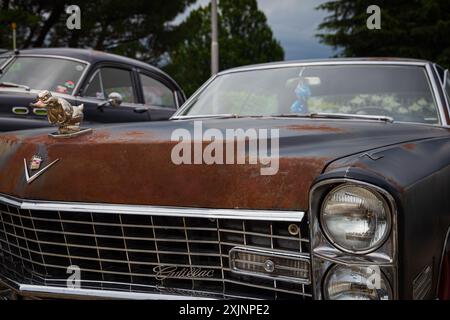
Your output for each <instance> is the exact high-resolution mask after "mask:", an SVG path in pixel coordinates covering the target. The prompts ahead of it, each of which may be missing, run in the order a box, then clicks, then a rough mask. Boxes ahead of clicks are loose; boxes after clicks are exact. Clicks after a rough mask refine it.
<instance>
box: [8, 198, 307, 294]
mask: <svg viewBox="0 0 450 320" xmlns="http://www.w3.org/2000/svg"><path fill="white" fill-rule="evenodd" d="M292 223H295V224H297V225H298V226H299V227H300V232H299V233H298V234H297V235H295V236H293V235H291V234H289V231H288V227H289V225H290V224H292ZM307 228H308V225H307V221H306V218H304V219H303V221H302V222H301V223H300V222H270V221H259V220H258V221H255V220H242V219H208V218H193V217H173V216H170V217H168V216H156V215H154V216H151V215H142V214H140V215H133V214H114V213H95V212H68V211H43V210H24V209H20V208H17V207H15V206H12V205H8V204H3V203H0V259H1V260H2V268H1V273H2V274H3V275H6V276H8V278H10V279H13V280H14V281H17V282H19V283H22V284H36V285H46V286H66V279H67V277H68V274H67V268H68V267H69V266H74V265H75V266H79V267H80V269H81V288H86V289H104V290H106V289H108V290H120V291H122V290H123V291H131V292H155V291H156V292H163V293H171V292H174V293H182V294H184V293H185V294H193V295H209V294H211V295H214V296H220V297H223V298H233V297H247V298H267V299H283V298H300V299H305V298H306V299H308V298H310V297H311V287H310V285H307V284H299V283H292V282H289V281H281V280H273V279H264V278H258V277H255V276H249V275H239V274H236V273H233V272H231V270H230V267H229V251H230V249H232V248H233V247H236V246H241V247H242V246H244V247H245V246H248V247H253V248H262V249H274V250H282V251H288V252H291V253H305V254H307V255H309V251H310V248H309V239H308V229H307ZM158 267H159V268H163V267H164V268H167V269H168V268H171V269H173V270H175V268H176V270H175V271H173V272H174V273H173V274H172V275H171V276H170V277H166V278H164V274H163V275H162V276H161V275H158V274H156V273H155V268H158ZM198 270H201V271H203V272H204V273H205V272H206V273H207V274H208V275H209V276H208V277H204V278H199V277H198V272H199V271H198ZM207 271H209V272H207ZM196 272H197V274H196Z"/></svg>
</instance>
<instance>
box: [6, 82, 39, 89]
mask: <svg viewBox="0 0 450 320" xmlns="http://www.w3.org/2000/svg"><path fill="white" fill-rule="evenodd" d="M0 87H12V88H22V89H25V90H27V91H30V90H31V89H30V87H29V86H26V85H23V84H17V83H12V82H0Z"/></svg>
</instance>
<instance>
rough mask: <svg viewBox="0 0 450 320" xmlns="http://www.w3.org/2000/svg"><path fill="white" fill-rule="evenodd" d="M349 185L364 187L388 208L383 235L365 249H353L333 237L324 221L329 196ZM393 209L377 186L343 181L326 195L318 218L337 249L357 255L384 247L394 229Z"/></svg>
mask: <svg viewBox="0 0 450 320" xmlns="http://www.w3.org/2000/svg"><path fill="white" fill-rule="evenodd" d="M348 187H354V188H361V189H364V190H366V191H368V192H370V193H372V194H373V195H374V196H375V197H376V198H377V199H378V200H380V201H382V202H383V205H384V206H385V208H386V209H387V210H386V222H387V226H386V229H385V232H384V234H383V236H382V237H381V238H380V239H379V240H378V241H377V243H376V244H375V245H373V246H371V247H369V248H367V249H364V250H352V249H349V248H346V247H345V246H343V245H341V244H339V242H338V241H337V240H335V239H333V235H331V232H330V230H329V228H328V226H327V223H325V221H324V217H323V211H324V207H325V205H326V202H327V200H328V199H329V197H330V196H331V195H332V194H333V193H336V192H338V191H340V190H341V189H344V188H348ZM391 211H392V208H391V205H390V204H389V201H388V200H387V199H386V198H385V196H383V195H382V194H381V193H380V192H379V191H378V190H376V189H375V188H373V187H369V186H368V185H365V184H364V185H363V184H357V183H343V184H340V185H338V186H336V187H334V188H332V189H331V190H329V191H328V193H327V194H326V195H325V197H324V199H323V200H322V203H321V206H320V211H319V213H318V219H319V223H320V227H321V229H322V231H323V233H324V235H325V237H326V238H327V239H328V241H329V242H330V243H331V244H332V245H333V246H335V247H336V248H337V249H339V250H341V251H343V252H347V253H351V254H356V255H364V254H368V253H370V252H374V251H376V250H377V249H379V248H380V247H382V246H383V244H384V243H385V241H386V240H387V239H388V238H389V236H390V233H391V229H392V212H391Z"/></svg>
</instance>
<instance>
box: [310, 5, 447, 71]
mask: <svg viewBox="0 0 450 320" xmlns="http://www.w3.org/2000/svg"><path fill="white" fill-rule="evenodd" d="M373 4H375V5H378V6H379V7H380V8H381V29H380V30H376V29H375V30H369V29H368V28H367V26H366V21H367V18H368V17H369V16H370V14H368V13H367V12H366V10H367V8H368V7H369V6H370V5H373ZM318 9H319V10H326V11H328V12H330V15H329V16H328V17H326V18H325V20H324V21H323V22H322V23H321V24H320V26H319V29H320V30H321V31H322V33H320V34H319V35H318V36H319V37H320V39H321V42H323V43H325V44H327V45H330V46H333V47H334V48H336V49H337V50H338V52H339V54H338V55H339V56H347V57H357V56H395V57H406V58H418V59H428V60H432V61H435V62H438V63H440V64H442V65H444V66H446V67H450V37H449V35H450V1H448V0H377V1H373V0H339V1H328V2H326V3H324V4H322V5H320V6H319V7H318Z"/></svg>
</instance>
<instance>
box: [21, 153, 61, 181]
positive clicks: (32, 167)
mask: <svg viewBox="0 0 450 320" xmlns="http://www.w3.org/2000/svg"><path fill="white" fill-rule="evenodd" d="M58 161H59V159H56V160H54V161H53V162H51V163H49V164H48V165H46V166H45V167H44V168H42V169H40V167H41V164H42V162H43V160H42V157H40V156H38V155H34V156H32V157H31V160H30V162H29V163H27V160H26V159H23V164H24V167H25V180H26V181H27V183H28V184H30V183H32V182H33V181H34V180H36V179H37V178H38V177H39V176H40V175H41V174H43V173H44V172H45V171H46V170H47V169H48V168H50V167H51V166H53V165H54V164H55V163H57V162H58ZM39 169H40V170H39ZM32 173H33V174H32Z"/></svg>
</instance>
